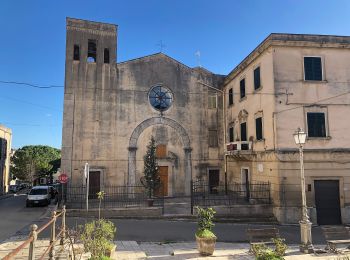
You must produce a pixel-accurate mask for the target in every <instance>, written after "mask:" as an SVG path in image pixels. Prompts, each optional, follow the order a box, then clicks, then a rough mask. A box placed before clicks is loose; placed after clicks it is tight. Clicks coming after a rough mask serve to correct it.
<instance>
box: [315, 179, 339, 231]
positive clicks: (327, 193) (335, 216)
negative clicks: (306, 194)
mask: <svg viewBox="0 0 350 260" xmlns="http://www.w3.org/2000/svg"><path fill="white" fill-rule="evenodd" d="M314 186H315V204H316V211H317V223H318V224H319V225H338V224H341V212H340V198H339V181H338V180H315V182H314Z"/></svg>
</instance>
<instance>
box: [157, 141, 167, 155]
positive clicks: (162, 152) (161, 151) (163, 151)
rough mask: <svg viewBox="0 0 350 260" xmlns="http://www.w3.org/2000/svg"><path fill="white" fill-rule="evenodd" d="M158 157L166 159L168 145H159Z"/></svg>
mask: <svg viewBox="0 0 350 260" xmlns="http://www.w3.org/2000/svg"><path fill="white" fill-rule="evenodd" d="M156 157H157V158H164V157H166V145H165V144H159V145H157V147H156Z"/></svg>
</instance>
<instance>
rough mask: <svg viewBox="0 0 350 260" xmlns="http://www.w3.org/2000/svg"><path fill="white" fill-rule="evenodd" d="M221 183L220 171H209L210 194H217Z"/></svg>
mask: <svg viewBox="0 0 350 260" xmlns="http://www.w3.org/2000/svg"><path fill="white" fill-rule="evenodd" d="M219 182H220V171H219V170H209V192H210V194H217V193H218V188H219Z"/></svg>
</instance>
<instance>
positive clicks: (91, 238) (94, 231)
mask: <svg viewBox="0 0 350 260" xmlns="http://www.w3.org/2000/svg"><path fill="white" fill-rule="evenodd" d="M115 233H116V227H115V226H114V224H113V223H112V222H111V221H108V220H104V219H99V220H93V221H91V222H88V223H86V224H85V225H84V226H80V234H81V235H80V239H81V240H82V242H83V244H84V250H85V252H90V253H91V259H96V260H97V259H103V260H105V259H108V258H102V257H104V256H105V254H106V252H107V251H109V250H111V249H112V248H113V245H114V244H113V239H114V235H115Z"/></svg>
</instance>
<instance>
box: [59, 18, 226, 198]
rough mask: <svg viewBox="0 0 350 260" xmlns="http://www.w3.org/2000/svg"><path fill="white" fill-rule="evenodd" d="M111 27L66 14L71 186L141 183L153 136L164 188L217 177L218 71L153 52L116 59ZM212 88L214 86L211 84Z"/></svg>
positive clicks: (178, 190) (66, 163) (178, 191)
mask: <svg viewBox="0 0 350 260" xmlns="http://www.w3.org/2000/svg"><path fill="white" fill-rule="evenodd" d="M116 39H117V27H116V26H115V25H111V24H104V23H96V22H90V21H84V20H77V19H71V18H67V46H66V68H65V75H66V76H65V94H64V118H63V139H62V163H61V168H62V171H64V172H66V173H67V174H68V176H69V178H70V179H71V184H72V185H77V186H78V185H79V186H80V185H84V181H83V170H84V165H85V163H86V162H87V163H89V165H90V172H91V182H92V183H94V185H97V186H98V187H99V188H101V189H103V187H104V186H108V185H131V186H133V185H140V178H141V177H142V176H143V156H144V155H145V153H146V146H147V145H148V143H149V141H150V138H151V136H154V138H155V140H156V145H157V157H158V164H159V166H160V174H161V179H162V182H163V183H165V188H164V189H165V194H166V195H168V196H175V195H190V180H191V179H203V180H207V179H209V175H210V176H211V177H210V178H211V181H212V182H213V181H214V182H216V183H223V181H224V173H223V169H222V165H223V157H224V156H223V150H222V149H220V148H222V147H223V142H224V140H223V136H222V134H220V133H222V132H223V129H222V123H221V122H222V121H223V114H222V102H221V100H222V94H221V93H222V90H221V89H220V87H221V86H222V84H221V83H222V81H223V76H220V75H215V74H213V73H211V72H209V71H207V70H205V69H203V68H190V67H188V66H186V65H184V64H181V63H180V62H178V61H176V60H174V59H172V58H170V57H169V56H167V55H165V54H162V53H158V54H154V55H150V56H146V57H141V58H138V59H134V60H130V61H126V62H122V63H116V60H117V53H116V50H117V42H116ZM215 88H217V89H215Z"/></svg>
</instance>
